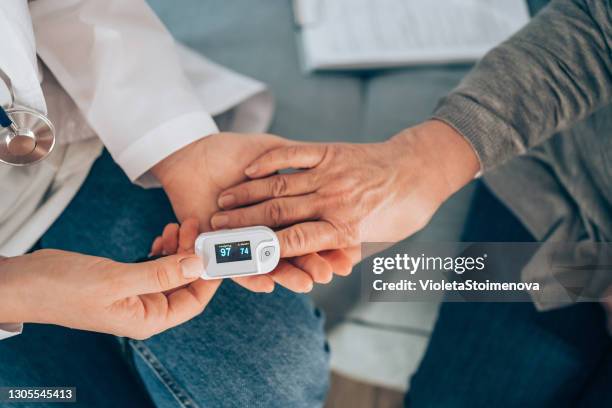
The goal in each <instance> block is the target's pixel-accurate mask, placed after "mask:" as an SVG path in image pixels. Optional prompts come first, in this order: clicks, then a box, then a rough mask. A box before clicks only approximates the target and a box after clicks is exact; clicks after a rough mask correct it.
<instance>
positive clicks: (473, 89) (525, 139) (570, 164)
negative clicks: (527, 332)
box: [434, 0, 612, 308]
mask: <svg viewBox="0 0 612 408" xmlns="http://www.w3.org/2000/svg"><path fill="white" fill-rule="evenodd" d="M611 46H612V0H573V1H572V0H558V1H553V2H552V3H551V4H549V5H548V6H547V7H546V8H544V9H543V10H542V11H541V12H540V13H539V14H538V15H536V16H535V17H534V18H533V19H532V20H531V22H530V23H529V24H528V25H527V26H525V27H524V28H523V29H522V30H521V31H519V32H518V33H517V34H515V35H514V36H512V37H511V38H510V39H508V40H507V41H506V42H504V43H502V44H501V45H499V46H498V47H497V48H495V49H493V50H492V51H491V52H489V53H488V54H487V55H486V56H485V57H484V58H483V59H482V60H481V61H480V62H479V63H478V64H477V65H476V67H475V68H474V69H473V70H472V71H471V72H470V73H469V74H468V75H467V77H466V78H465V79H464V80H463V81H462V82H461V84H460V85H459V86H458V87H457V88H456V89H455V90H454V91H453V92H452V93H451V94H450V95H448V96H447V97H446V98H444V99H443V100H442V101H441V102H440V104H439V106H438V108H437V109H436V111H435V113H434V117H436V118H438V119H440V120H443V121H445V122H446V123H448V124H450V125H451V126H453V127H454V128H455V129H457V130H458V131H459V132H460V133H461V134H463V135H464V136H465V137H466V138H467V140H468V141H469V142H470V143H471V144H472V146H473V147H474V149H475V151H476V152H477V154H478V157H479V159H480V162H481V165H482V170H483V172H484V174H485V176H484V177H485V181H486V182H487V184H488V185H489V186H490V187H491V189H492V190H493V191H494V193H496V194H497V196H498V197H499V198H500V199H502V201H504V202H505V203H506V204H507V205H508V206H509V207H510V209H511V210H513V212H514V213H515V214H516V215H517V216H518V217H519V218H520V219H521V221H522V222H523V223H524V224H525V226H526V227H527V228H528V229H529V230H530V232H531V233H532V234H533V235H534V237H536V239H538V240H540V241H548V242H550V241H557V242H558V241H564V242H567V241H575V242H582V243H587V242H593V241H612V109H611V105H610V102H611V97H612V54H611ZM587 261H588V260H587ZM611 275H612V271H608V272H607V273H605V272H603V275H601V274H600V276H594V275H593V276H589V277H584V281H583V283H582V284H583V285H584V287H586V288H588V290H589V291H591V292H592V293H595V292H597V291H601V290H602V289H603V288H604V287H606V286H607V285H608V284H609V283H610V276H611ZM523 279H525V280H529V281H539V282H540V283H541V284H542V285H543V286H544V287H545V288H544V292H543V293H540V294H533V293H532V295H533V297H534V300H535V301H536V304H537V305H538V306H539V307H540V308H551V307H557V306H560V305H563V304H567V303H569V302H571V301H572V300H573V299H571V297H568V296H566V291H565V290H564V288H563V285H561V284H559V282H558V279H556V277H555V276H554V274H553V273H551V272H550V271H543V270H539V269H538V268H529V267H527V268H525V270H524V271H523Z"/></svg>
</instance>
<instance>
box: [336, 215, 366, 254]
mask: <svg viewBox="0 0 612 408" xmlns="http://www.w3.org/2000/svg"><path fill="white" fill-rule="evenodd" d="M332 225H333V227H334V229H335V230H336V242H335V243H334V245H335V246H336V247H337V248H346V247H349V246H353V245H357V244H359V243H360V237H359V225H358V224H357V223H355V222H352V221H344V222H335V223H333V224H332Z"/></svg>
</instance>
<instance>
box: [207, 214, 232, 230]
mask: <svg viewBox="0 0 612 408" xmlns="http://www.w3.org/2000/svg"><path fill="white" fill-rule="evenodd" d="M210 223H211V224H212V226H213V228H220V227H223V226H225V225H227V224H228V223H229V217H228V216H227V215H215V216H214V217H212V220H210Z"/></svg>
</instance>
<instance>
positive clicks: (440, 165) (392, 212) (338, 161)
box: [211, 120, 479, 257]
mask: <svg viewBox="0 0 612 408" xmlns="http://www.w3.org/2000/svg"><path fill="white" fill-rule="evenodd" d="M478 166H479V163H478V158H477V156H476V154H475V153H474V150H473V149H472V147H471V146H470V145H469V143H468V142H467V141H466V140H465V139H464V138H463V136H462V135H461V134H459V133H458V132H457V131H455V130H454V129H453V128H451V127H450V126H448V125H446V124H444V123H442V122H439V121H433V120H432V121H428V122H425V123H424V124H422V125H419V126H415V127H413V128H410V129H407V130H405V131H403V132H401V133H399V134H398V135H396V136H395V137H393V138H392V139H390V140H388V141H386V142H384V143H370V144H354V143H333V144H315V143H301V144H297V143H294V144H293V145H288V146H280V147H278V148H276V149H274V150H271V151H268V152H266V153H264V154H263V155H262V156H260V157H259V158H258V159H256V160H255V161H253V163H252V164H251V165H249V167H248V168H247V170H246V171H245V172H246V173H247V174H248V175H249V177H250V178H251V180H250V181H248V182H243V183H242V184H240V185H238V186H235V187H232V188H229V189H227V190H225V191H224V192H223V193H222V194H221V196H220V198H219V204H220V205H221V206H222V207H223V209H224V211H222V212H219V213H218V214H215V215H214V217H213V218H212V220H211V222H212V224H213V226H214V227H215V228H238V227H241V226H244V225H253V224H258V223H262V224H266V225H270V226H273V227H287V228H284V229H281V230H280V231H279V232H278V234H277V235H278V238H279V241H280V246H281V256H287V257H291V256H297V255H302V254H305V253H310V252H313V251H322V250H329V249H336V248H347V247H354V246H356V245H359V244H360V243H362V242H396V241H399V240H401V239H403V238H405V237H407V236H409V235H411V234H413V233H414V232H416V231H418V230H419V229H421V228H423V227H424V226H425V225H426V224H427V222H428V221H429V219H430V218H431V217H432V215H433V214H434V212H435V211H436V210H437V209H438V207H439V206H440V205H441V204H442V202H443V201H444V200H446V199H447V198H448V197H449V196H450V195H451V194H452V193H454V192H455V191H457V190H458V189H459V188H461V187H462V186H463V185H464V184H466V183H467V182H469V181H470V180H471V179H472V178H473V177H474V175H475V174H476V172H477V171H478ZM283 169H301V171H299V172H294V173H292V174H276V173H277V172H278V171H280V170H283Z"/></svg>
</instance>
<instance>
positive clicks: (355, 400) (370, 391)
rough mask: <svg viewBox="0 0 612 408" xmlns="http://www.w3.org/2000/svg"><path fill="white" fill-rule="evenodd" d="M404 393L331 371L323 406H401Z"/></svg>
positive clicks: (390, 407)
mask: <svg viewBox="0 0 612 408" xmlns="http://www.w3.org/2000/svg"><path fill="white" fill-rule="evenodd" d="M403 399H404V394H403V393H401V392H398V391H395V390H389V389H386V388H383V387H378V386H376V385H371V384H367V383H363V382H359V381H355V380H352V379H350V378H346V377H343V376H341V375H339V374H336V373H332V377H331V388H330V391H329V395H328V397H327V403H326V404H325V408H401V407H403Z"/></svg>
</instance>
